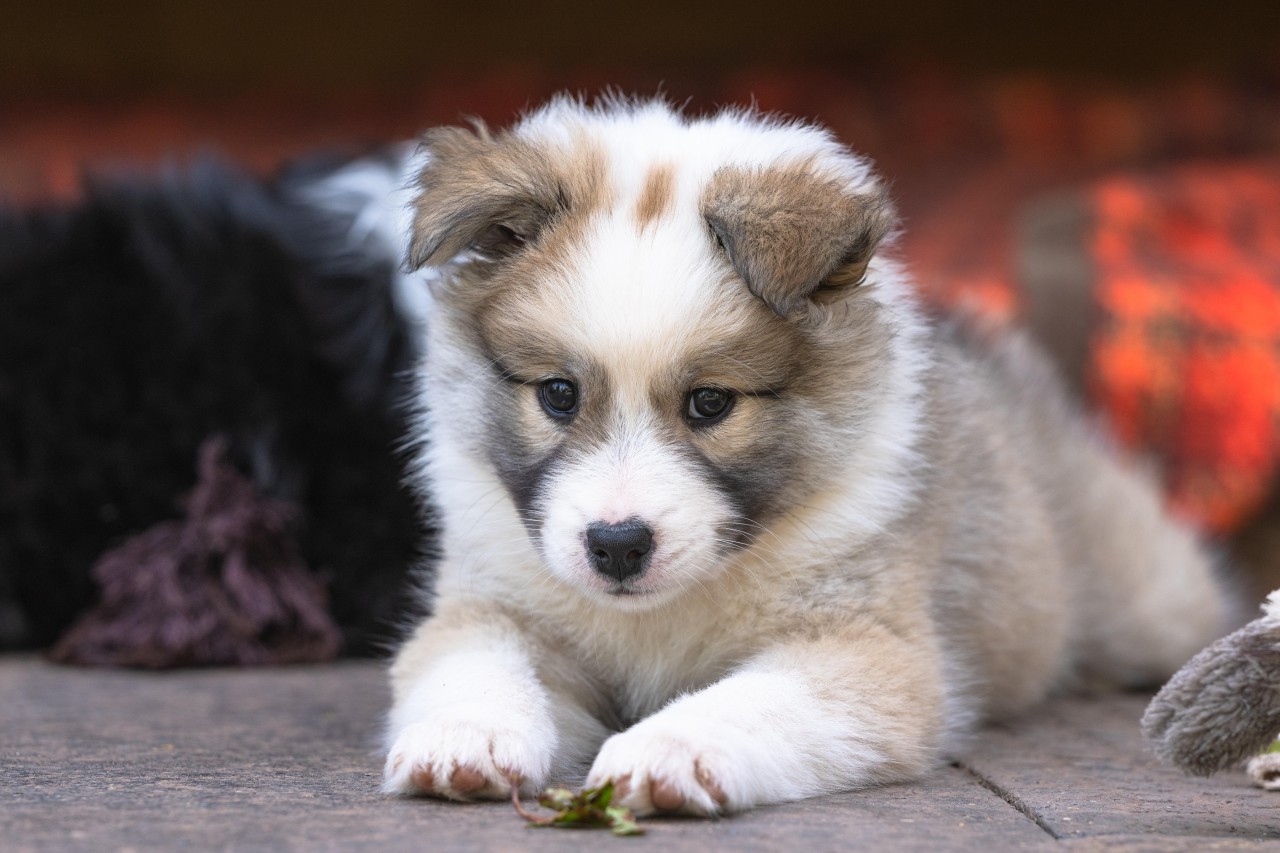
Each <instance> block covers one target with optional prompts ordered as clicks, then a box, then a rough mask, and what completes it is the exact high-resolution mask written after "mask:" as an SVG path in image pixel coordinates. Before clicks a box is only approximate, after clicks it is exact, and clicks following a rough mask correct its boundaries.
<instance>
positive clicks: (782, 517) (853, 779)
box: [385, 99, 1226, 815]
mask: <svg viewBox="0 0 1280 853" xmlns="http://www.w3.org/2000/svg"><path fill="white" fill-rule="evenodd" d="M423 156H424V162H423V165H422V167H421V170H420V174H419V176H418V188H419V194H418V196H417V200H416V202H415V204H414V209H413V223H412V238H411V245H410V255H409V257H410V264H411V266H413V267H426V268H430V269H431V270H432V275H431V291H432V294H433V299H434V307H433V309H432V311H433V315H432V317H431V320H430V333H429V336H428V337H429V341H428V344H427V355H426V359H425V362H424V366H423V367H422V368H421V371H420V375H419V377H418V380H419V387H420V396H421V398H422V400H423V401H425V402H424V406H423V409H422V415H421V421H420V424H419V429H420V431H421V432H422V433H423V434H426V435H429V436H430V443H429V444H426V445H425V447H424V448H423V450H422V451H421V455H420V461H421V466H420V469H421V473H422V475H423V477H422V480H423V482H424V483H429V484H430V487H429V488H430V492H431V496H432V497H433V498H434V502H435V503H436V505H437V506H438V507H439V511H440V514H441V521H442V524H443V530H442V534H441V537H442V538H441V542H442V560H441V562H440V565H439V567H438V580H437V585H436V588H435V600H434V615H432V616H431V617H430V618H429V619H428V620H427V621H426V622H424V623H423V624H422V625H420V626H419V627H418V628H417V630H416V631H415V632H414V633H413V634H412V636H411V637H410V638H409V639H408V641H407V642H406V644H405V645H404V647H403V649H402V650H401V651H400V653H399V655H398V657H397V658H396V660H395V663H394V665H393V667H392V672H391V675H392V686H393V691H394V706H393V708H392V710H391V713H390V718H389V733H388V747H389V755H388V757H387V761H386V768H385V788H386V790H387V791H390V792H399V793H406V794H414V793H424V794H431V795H436V796H442V797H449V798H454V799H468V798H473V797H500V796H504V795H505V794H506V793H507V792H508V791H509V784H510V782H509V780H511V779H519V780H520V781H521V784H522V785H523V786H524V787H525V789H526V790H530V789H534V788H537V787H539V786H541V785H543V784H544V783H546V782H548V781H550V780H553V779H556V780H559V779H565V778H571V777H573V776H574V774H581V772H582V770H583V769H585V768H589V772H588V773H587V775H586V782H587V783H588V784H592V785H594V784H599V783H601V782H603V781H605V780H613V781H614V782H615V783H616V784H617V785H618V789H619V793H620V795H621V800H622V802H623V803H625V804H626V805H628V806H630V807H631V808H633V809H635V810H636V811H637V812H638V813H649V812H654V811H674V812H685V813H690V814H695V815H713V814H718V813H724V812H733V811H739V810H742V809H747V808H750V807H752V806H757V805H760V804H764V803H774V802H780V801H786V800H795V799H799V798H803V797H809V796H812V795H815V794H820V793H823V792H830V791H837V790H844V789H851V788H857V787H861V786H867V785H873V784H879V783H885V782H892V781H896V780H907V779H912V778H916V777H919V776H921V775H922V774H924V773H926V772H928V771H929V769H930V768H931V767H932V766H934V764H935V763H936V762H938V761H939V758H940V756H942V755H943V754H945V752H946V750H947V749H948V744H949V743H951V742H953V738H955V737H956V736H957V735H959V734H961V733H963V732H964V731H965V730H966V729H967V728H969V727H971V726H972V725H973V724H974V723H975V722H977V721H980V720H985V719H992V718H1000V717H1007V716H1009V715H1013V714H1017V713H1018V712H1021V711H1023V710H1025V709H1026V708H1028V707H1029V706H1031V705H1032V704H1033V703H1035V702H1037V701H1038V700H1040V699H1041V698H1042V697H1044V696H1045V695H1046V693H1048V692H1049V691H1051V690H1053V689H1055V688H1061V687H1068V686H1072V685H1080V684H1082V683H1089V684H1091V685H1093V684H1111V685H1131V684H1140V683H1148V682H1154V681H1159V680H1161V679H1163V678H1164V677H1166V676H1167V675H1168V674H1169V673H1171V672H1173V671H1174V670H1175V669H1176V668H1177V667H1178V665H1179V664H1181V663H1182V662H1183V661H1185V660H1186V659H1187V657H1188V656H1190V655H1191V654H1192V653H1193V652H1195V651H1196V650H1197V649H1199V648H1200V647H1201V646H1202V645H1203V644H1204V643H1205V642H1206V641H1207V640H1209V639H1212V637H1214V636H1216V635H1217V634H1218V632H1219V631H1220V629H1221V628H1222V627H1223V625H1224V619H1225V614H1226V607H1225V604H1224V596H1223V593H1222V592H1221V590H1220V589H1219V588H1218V586H1217V585H1216V584H1215V581H1214V579H1213V577H1212V574H1211V571H1210V566H1209V565H1208V562H1207V560H1206V558H1205V557H1204V556H1203V555H1202V553H1201V552H1200V551H1199V550H1197V546H1196V544H1195V543H1194V542H1193V539H1192V537H1191V536H1190V535H1189V534H1188V533H1186V532H1185V531H1184V530H1182V529H1180V528H1179V527H1178V526H1176V525H1175V524H1174V523H1172V522H1171V521H1170V520H1168V519H1167V518H1166V517H1165V516H1164V515H1163V514H1162V511H1161V507H1160V503H1159V500H1158V498H1157V496H1156V493H1155V492H1154V490H1153V489H1152V488H1151V487H1150V485H1149V484H1147V483H1146V482H1144V481H1143V480H1142V479H1140V478H1139V477H1138V476H1136V475H1135V474H1134V473H1133V472H1131V471H1129V470H1128V469H1126V468H1124V467H1123V466H1121V465H1120V464H1117V462H1116V461H1115V460H1114V459H1113V458H1112V456H1111V454H1110V453H1109V452H1108V451H1107V450H1106V448H1104V447H1103V446H1102V445H1101V444H1100V443H1099V442H1098V441H1097V440H1095V439H1094V438H1093V437H1092V436H1091V435H1090V433H1089V431H1088V430H1087V429H1085V428H1084V426H1083V425H1082V423H1081V421H1080V420H1079V419H1077V418H1076V417H1075V416H1074V415H1073V414H1072V413H1071V412H1070V411H1069V407H1068V405H1067V403H1066V401H1065V399H1064V396H1063V394H1062V392H1061V391H1060V390H1059V388H1058V386H1057V384H1056V382H1055V380H1054V378H1053V376H1052V375H1051V371H1050V370H1049V369H1048V367H1047V366H1046V364H1045V363H1044V361H1043V360H1042V358H1041V357H1040V355H1039V354H1038V353H1036V352H1034V351H1033V350H1032V349H1031V348H1030V347H1029V346H1028V345H1027V344H1026V343H1025V342H1024V341H1022V340H1021V339H1018V338H1007V339H998V338H994V337H992V336H990V335H982V334H974V333H972V332H967V331H965V330H964V329H963V328H960V327H958V326H955V325H949V324H946V323H935V322H931V321H930V320H928V319H926V317H925V316H923V315H922V312H921V310H920V309H919V307H918V306H917V304H916V301H915V299H914V298H913V296H912V291H911V286H910V283H909V281H908V278H907V275H906V273H905V272H904V270H903V268H902V267H901V266H900V265H899V264H898V263H896V262H895V261H894V260H893V259H892V257H891V256H890V255H889V254H888V253H887V252H886V251H885V250H884V245H885V238H886V236H887V235H889V234H890V233H891V231H892V229H893V227H894V216H893V212H892V208H891V206H890V203H889V201H888V200H887V198H886V194H885V189H884V186H883V184H882V183H881V181H880V180H879V179H878V178H877V177H876V176H875V174H874V173H873V172H872V171H871V169H870V167H869V166H868V164H867V162H866V161H864V160H862V159H860V158H858V157H856V156H854V155H853V154H851V153H850V152H849V151H848V150H847V149H846V148H844V147H843V146H842V145H840V144H839V143H838V142H837V141H836V140H835V139H833V138H832V136H831V135H830V134H829V133H827V132H826V131H824V130H822V129H820V128H817V127H813V126H810V125H806V124H801V123H795V122H784V121H780V120H777V119H772V118H768V117H764V116H760V115H757V114H754V113H750V112H743V111H726V112H723V113H720V114H717V115H713V116H710V117H707V118H686V117H683V116H681V115H680V114H678V113H677V112H675V111H673V110H672V109H671V108H669V107H668V106H667V105H665V104H663V103H660V102H625V101H622V100H617V99H615V100H610V101H606V102H604V103H603V104H600V105H596V106H586V105H584V104H582V103H580V102H577V101H574V100H569V99H560V100H556V101H553V102H552V103H550V104H549V105H547V106H546V107H544V108H542V109H540V110H538V111H536V112H534V113H532V114H531V115H529V116H527V117H526V118H524V119H523V120H522V121H520V122H519V123H518V124H516V125H515V126H514V127H513V128H511V129H509V130H506V131H504V132H502V133H498V134H491V133H490V132H488V131H487V130H485V129H484V128H483V127H478V128H476V129H475V130H464V129H459V128H444V129H438V130H433V131H431V132H429V133H427V134H426V136H425V139H424V142H423ZM578 778H581V777H580V775H579V776H578Z"/></svg>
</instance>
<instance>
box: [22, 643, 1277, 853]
mask: <svg viewBox="0 0 1280 853" xmlns="http://www.w3.org/2000/svg"><path fill="white" fill-rule="evenodd" d="M383 681H384V679H383V675H382V671H381V668H380V667H379V666H378V665H377V664H371V663H344V664H337V665H333V666H325V667H314V668H307V667H298V668H291V669H278V670H239V671H212V672H180V673H165V674H147V673H129V672H104V671H84V670H74V669H62V668H57V667H51V666H49V665H47V664H44V663H41V662H39V661H37V660H34V659H32V658H23V657H18V658H7V659H0V850H4V851H22V850H126V849H130V850H143V849H146V850H175V849H194V850H224V849H234V850H277V849H291V848H306V849H308V850H328V849H361V848H377V849H389V850H407V851H435V850H459V851H472V850H475V851H479V850H486V851H487V850H498V851H503V850H513V851H514V850H535V851H536V850H553V849H554V850H574V849H588V848H589V849H596V848H603V849H615V848H617V849H621V848H628V849H630V848H635V847H643V848H648V849H651V850H659V849H660V850H664V851H665V850H698V851H706V850H712V849H725V850H787V851H796V853H810V851H819V850H894V851H896V850H965V851H977V850H981V851H1003V850H1024V849H1050V848H1059V847H1065V848H1070V849H1072V850H1094V849H1108V850H1123V851H1138V850H1153V851H1154V850H1186V851H1192V850H1196V851H1198V850H1219V849H1232V850H1234V849H1241V850H1251V849H1258V850H1262V849H1270V850H1280V811H1278V810H1277V808H1276V806H1277V805H1280V794H1268V793H1265V792H1263V791H1260V790H1258V789H1255V788H1252V787H1250V786H1249V784H1248V783H1247V782H1246V780H1245V779H1244V777H1243V775H1241V774H1225V775H1223V776H1220V777H1215V778H1213V779H1209V780H1200V779H1188V778H1186V777H1183V776H1181V775H1180V774H1178V773H1177V772H1175V771H1172V770H1168V769H1165V768H1162V767H1159V766H1157V765H1156V764H1155V763H1154V762H1153V761H1152V759H1151V758H1150V757H1149V756H1148V755H1147V754H1146V753H1145V752H1144V750H1143V745H1142V742H1141V739H1140V737H1139V735H1138V732H1137V724H1136V721H1137V719H1138V717H1139V715H1140V714H1141V710H1142V708H1143V706H1144V703H1145V697H1142V696H1110V697H1104V698H1099V699H1073V700H1062V701H1057V702H1053V703H1050V704H1048V705H1046V706H1045V707H1044V708H1043V709H1041V711H1040V712H1039V713H1037V714H1035V715H1033V716H1032V717H1030V718H1028V719H1026V720H1024V721H1022V722H1021V723H1019V724H1018V725H1017V726H1014V727H1009V728H998V729H996V728H993V729H988V730H986V731H984V732H983V733H982V734H980V735H979V736H977V737H976V738H975V739H974V741H973V743H972V744H971V745H970V746H969V747H968V748H967V749H966V750H965V752H964V754H963V755H962V756H961V757H960V760H959V761H957V762H956V763H955V764H954V765H949V766H944V767H942V768H940V769H939V770H938V772H937V773H936V774H935V775H934V776H933V777H932V778H930V779H929V780H927V781H925V782H922V783H919V784H914V785H896V786H891V787H887V788H881V789H877V790H871V791H861V792H854V793H849V794H842V795H839V796H833V797H824V798H820V799H815V800H810V801H807V802H804V803H797V804H792V805H786V806H778V807H773V808H766V809H759V810H757V811H755V812H751V813H748V814H745V815H739V816H736V817H732V818H728V819H724V820H718V821H695V820H675V819H670V820H649V821H645V822H644V823H645V826H646V827H647V829H648V833H647V834H646V835H645V836H643V837H639V838H613V837H612V836H610V835H608V834H607V833H604V832H600V831H570V830H555V829H530V828H527V827H526V826H525V825H524V823H523V822H522V821H521V820H520V819H519V818H518V817H517V816H516V815H515V814H514V812H513V811H512V810H511V807H510V806H509V805H506V804H485V805H452V804H447V803H440V802H435V801H429V800H401V799H395V798H389V797H385V796H383V795H382V794H380V793H378V790H377V783H378V772H379V768H380V764H381V762H380V758H379V755H378V753H377V749H376V729H377V720H378V718H379V714H380V712H381V710H382V708H383V706H384V705H385V703H386V700H387V696H386V689H385V686H384V683H383Z"/></svg>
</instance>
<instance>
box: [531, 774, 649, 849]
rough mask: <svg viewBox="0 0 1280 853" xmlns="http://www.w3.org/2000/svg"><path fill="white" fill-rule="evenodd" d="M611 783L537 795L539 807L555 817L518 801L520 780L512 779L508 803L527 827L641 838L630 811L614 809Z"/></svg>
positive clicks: (551, 790) (554, 789) (641, 832)
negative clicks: (574, 828) (600, 831)
mask: <svg viewBox="0 0 1280 853" xmlns="http://www.w3.org/2000/svg"><path fill="white" fill-rule="evenodd" d="M612 803H613V782H612V781H609V782H605V783H604V784H603V785H601V786H600V787H598V788H584V789H583V790H581V791H579V792H578V793H576V794H575V793H574V792H573V791H571V790H569V789H568V788H548V789H547V790H545V791H543V792H542V793H541V794H539V795H538V804H539V805H541V806H543V807H544V808H548V809H551V810H552V811H553V812H554V814H549V815H539V814H536V813H534V812H531V811H529V810H528V809H526V808H525V807H524V804H523V803H521V802H520V779H519V778H518V777H517V778H513V779H512V780H511V804H512V805H513V806H515V809H516V813H517V814H519V815H520V816H521V817H523V818H524V819H525V820H527V821H529V825H530V826H565V827H577V828H582V829H592V828H598V829H608V830H610V831H611V832H613V834H614V835H641V834H643V833H644V829H643V828H642V827H641V826H640V825H639V824H638V823H637V822H636V817H635V815H633V814H632V813H631V809H628V808H625V807H623V806H615V805H612Z"/></svg>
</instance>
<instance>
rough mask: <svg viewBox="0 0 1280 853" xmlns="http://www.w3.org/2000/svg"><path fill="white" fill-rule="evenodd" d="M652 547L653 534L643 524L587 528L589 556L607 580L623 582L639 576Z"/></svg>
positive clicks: (594, 525)
mask: <svg viewBox="0 0 1280 853" xmlns="http://www.w3.org/2000/svg"><path fill="white" fill-rule="evenodd" d="M652 547H653V531H652V530H650V529H649V526H648V525H647V524H645V523H644V522H641V521H624V522H622V523H621V524H605V523H604V522H602V521H597V522H595V523H594V524H588V525H587V556H588V558H589V559H590V560H591V563H592V565H594V566H595V568H596V571H597V572H599V573H600V574H602V575H604V576H605V577H607V578H611V579H614V580H620V581H624V580H626V579H627V578H629V577H631V576H632V575H638V574H640V573H641V572H642V571H644V564H645V562H647V560H648V556H649V549H650V548H652Z"/></svg>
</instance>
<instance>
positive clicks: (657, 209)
mask: <svg viewBox="0 0 1280 853" xmlns="http://www.w3.org/2000/svg"><path fill="white" fill-rule="evenodd" d="M674 200H675V170H674V169H672V168H671V166H670V164H663V165H661V166H655V167H654V168H653V169H651V170H650V171H649V174H648V175H647V176H646V177H645V180H644V189H643V190H642V191H641V192H640V198H639V200H637V201H636V213H635V216H636V224H638V225H639V226H640V230H641V231H643V230H644V229H645V228H646V227H648V225H649V224H650V223H652V222H653V221H654V220H655V219H657V218H658V217H659V216H661V215H662V214H663V213H665V212H666V210H667V208H669V207H670V206H671V204H672V202H673V201H674Z"/></svg>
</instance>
